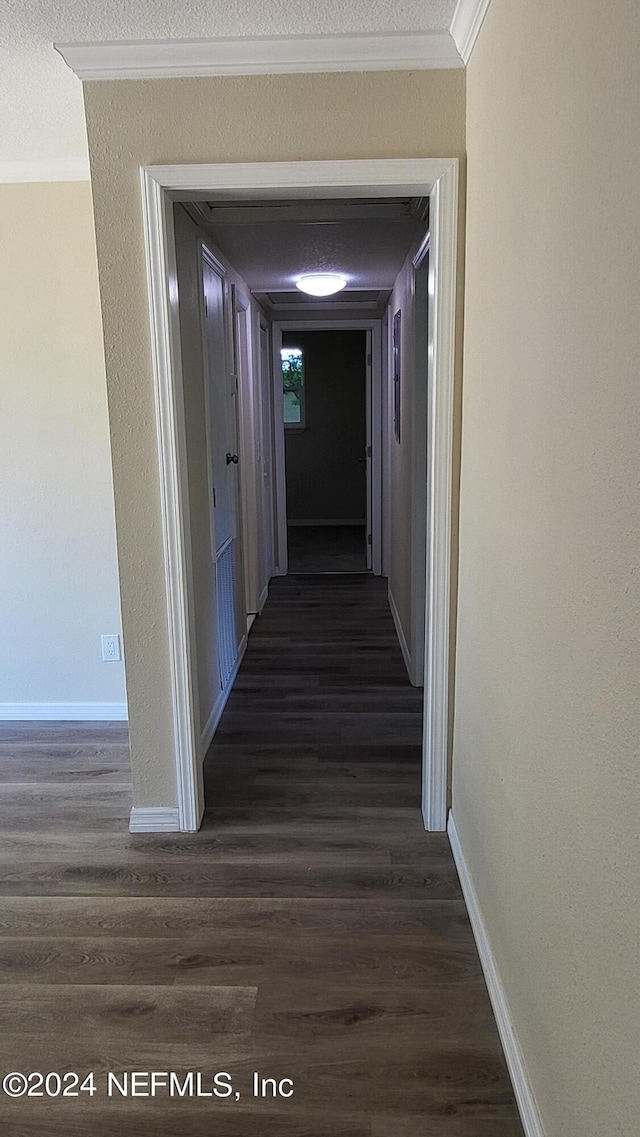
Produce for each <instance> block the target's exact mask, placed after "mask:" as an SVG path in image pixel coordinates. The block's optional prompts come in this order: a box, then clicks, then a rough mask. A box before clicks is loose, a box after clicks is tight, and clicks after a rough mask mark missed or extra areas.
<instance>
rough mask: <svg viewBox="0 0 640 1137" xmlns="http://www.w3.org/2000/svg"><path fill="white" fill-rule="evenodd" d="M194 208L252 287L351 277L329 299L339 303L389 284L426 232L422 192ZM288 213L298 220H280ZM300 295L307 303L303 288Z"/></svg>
mask: <svg viewBox="0 0 640 1137" xmlns="http://www.w3.org/2000/svg"><path fill="white" fill-rule="evenodd" d="M189 208H190V211H192V210H193V211H195V213H196V215H197V219H198V221H199V222H200V224H203V225H204V227H205V228H206V229H207V231H208V232H209V233H210V234H211V237H212V239H213V240H214V242H215V244H216V245H217V246H218V248H219V249H220V250H221V251H222V252H223V253H224V255H225V256H226V257H227V258H228V260H229V261H230V262H231V264H232V265H233V266H234V268H235V269H237V271H238V272H239V273H240V274H241V276H242V277H244V279H245V280H246V282H247V284H248V285H249V287H250V288H251V290H252V291H253V292H256V293H261V294H263V293H271V294H272V299H274V297H273V294H275V293H289V294H290V293H291V292H292V291H293V292H294V293H295V291H296V289H295V282H296V280H297V279H298V277H299V276H301V275H302V274H303V273H308V272H340V273H342V274H344V275H345V276H346V278H347V287H346V289H345V290H344V291H343V292H341V293H339V294H338V296H337V297H334V298H332V303H336V304H339V303H345V302H346V303H349V300H350V298H351V294H352V293H355V292H357V293H362V292H374V293H378V292H382V291H385V290H388V289H391V288H392V287H393V284H394V281H395V279H396V276H397V275H398V273H399V272H400V269H401V268H402V264H403V261H404V259H405V257H406V256H407V253H408V252H409V249H410V248H411V246H412V244H413V243H414V242H415V241H416V240H417V239H418V236H419V235H421V234H422V233H424V231H425V221H424V220H423V219H424V216H425V211H426V202H425V201H424V200H421V199H413V201H411V200H410V199H406V200H404V201H394V200H389V199H386V200H385V199H377V200H373V199H369V200H368V201H360V200H357V199H351V200H349V201H340V200H329V201H318V200H315V201H304V200H297V201H290V202H287V201H282V200H281V201H278V202H255V203H253V204H252V205H250V206H248V205H247V203H246V202H244V203H237V204H236V206H235V207H234V206H233V205H232V203H227V204H226V206H225V207H222V208H221V207H220V203H219V202H216V203H215V204H214V205H213V206H210V205H207V203H204V202H199V203H195V204H194V205H193V206H191V207H189ZM209 211H210V212H209ZM288 214H291V215H292V217H293V219H290V218H287V219H285V220H279V219H278V218H279V217H280V215H288ZM221 215H222V216H223V217H224V220H223V221H221V220H220V216H221ZM254 218H255V220H254ZM297 298H298V303H308V302H309V298H306V297H304V296H303V295H302V294H301V293H299V292H298V293H297ZM291 299H292V298H291V296H288V297H285V296H283V297H282V300H283V301H285V302H290V301H291ZM354 299H355V297H354ZM376 299H377V297H376ZM310 302H311V303H312V304H313V303H317V301H315V300H311V301H310Z"/></svg>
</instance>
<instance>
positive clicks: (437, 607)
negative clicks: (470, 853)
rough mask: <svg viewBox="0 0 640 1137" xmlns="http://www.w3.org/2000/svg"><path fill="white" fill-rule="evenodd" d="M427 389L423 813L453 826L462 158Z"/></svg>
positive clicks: (432, 270) (453, 190) (439, 233)
mask: <svg viewBox="0 0 640 1137" xmlns="http://www.w3.org/2000/svg"><path fill="white" fill-rule="evenodd" d="M429 216H430V225H429V230H430V245H429V283H428V291H429V321H428V345H427V354H428V359H429V363H428V370H429V383H428V390H427V494H426V499H427V510H426V533H427V556H426V593H425V620H426V624H425V637H424V727H423V736H422V748H423V761H422V768H423V782H422V814H423V818H424V824H425V828H426V829H428V830H429V831H432V832H442V831H443V830H444V829H445V828H446V825H447V764H448V740H449V640H450V633H451V612H450V591H451V530H452V519H451V508H452V507H451V479H452V471H453V393H454V385H455V330H456V255H457V240H458V239H457V219H458V163H457V162H455V163H451V165H450V166H449V167H448V169H447V170H446V171H445V172H444V173H443V174H442V177H440V178H438V181H437V182H436V184H435V185H434V187H433V191H432V193H431V205H430V214H429Z"/></svg>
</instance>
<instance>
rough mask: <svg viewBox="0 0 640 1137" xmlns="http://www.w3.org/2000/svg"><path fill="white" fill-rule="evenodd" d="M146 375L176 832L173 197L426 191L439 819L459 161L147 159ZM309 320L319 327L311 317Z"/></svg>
mask: <svg viewBox="0 0 640 1137" xmlns="http://www.w3.org/2000/svg"><path fill="white" fill-rule="evenodd" d="M141 176H142V197H143V222H144V241H145V248H146V254H147V269H148V286H149V313H150V326H151V338H152V345H153V381H154V390H155V399H156V424H157V432H158V454H159V469H160V483H161V514H162V530H163V539H164V551H165V572H166V587H167V610H166V619H167V625H168V630H169V644H170V670H171V689H172V703H173V720H174V736H173V742H174V752H175V762H176V783H177V794H178V812H179V822H180V829H181V830H187V831H190V830H193V829H197V828H198V825H199V824H200V820H201V816H202V809H203V807H204V797H203V791H202V775H201V768H200V762H199V745H198V744H199V737H198V733H199V732H197V730H196V726H197V723H198V707H197V682H196V674H195V661H194V657H193V646H194V643H195V639H194V635H193V604H192V599H191V598H192V580H191V566H190V563H189V550H190V540H189V511H188V500H187V496H186V486H187V480H186V446H185V437H184V414H183V405H182V373H181V361H180V328H179V320H178V308H177V289H176V269H175V242H174V240H173V213H172V208H171V205H172V201H176V200H182V201H189V200H195V199H197V198H199V197H200V198H203V197H204V198H207V199H209V200H215V198H216V197H220V198H224V197H225V196H228V194H229V192H230V191H231V192H236V193H238V195H241V196H243V197H252V196H255V197H259V196H263V197H264V196H265V194H268V195H269V196H273V197H278V196H281V197H296V196H300V197H302V196H307V197H308V196H315V197H324V198H330V197H335V196H336V195H337V194H339V195H340V196H341V197H367V196H370V197H379V196H381V194H384V195H387V196H390V197H392V196H402V197H405V196H416V197H425V196H428V197H429V198H430V205H431V212H430V219H431V242H432V244H431V264H432V270H431V271H432V273H433V281H432V287H430V298H429V309H430V321H429V323H430V332H429V336H430V343H429V346H430V350H431V351H432V353H433V382H432V384H431V392H430V403H431V407H430V409H431V412H432V413H431V416H430V431H429V443H430V453H429V473H430V477H429V489H428V508H429V516H428V534H429V549H428V552H427V597H428V601H427V635H426V650H425V710H426V712H427V714H426V717H425V734H424V747H423V767H424V768H423V787H424V788H423V816H424V820H425V825H426V827H427V828H428V829H434V830H443V829H444V828H445V827H446V784H447V745H448V733H447V722H448V703H449V699H448V671H449V587H450V583H449V573H450V570H449V565H450V542H451V515H450V510H451V460H452V430H453V419H452V416H453V380H454V333H455V273H456V240H457V237H456V226H457V204H458V162H457V159H455V158H407V159H398V158H393V159H380V160H358V161H335V162H333V161H329V162H265V163H259V162H258V163H241V164H228V163H225V164H219V165H215V164H211V165H198V166H188V165H176V166H146V167H143V168H142V170H141ZM315 326H317V325H315Z"/></svg>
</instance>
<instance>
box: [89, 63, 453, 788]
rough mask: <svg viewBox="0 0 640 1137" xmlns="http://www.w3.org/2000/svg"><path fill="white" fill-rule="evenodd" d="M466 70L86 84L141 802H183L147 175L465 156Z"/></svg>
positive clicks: (133, 734)
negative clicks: (143, 194)
mask: <svg viewBox="0 0 640 1137" xmlns="http://www.w3.org/2000/svg"><path fill="white" fill-rule="evenodd" d="M464 90H465V76H464V73H463V72H462V71H422V72H401V73H389V72H377V73H363V74H333V75H292V76H249V77H237V78H224V79H175V80H157V81H156V80H153V81H151V80H149V81H144V82H92V83H87V84H85V87H84V91H85V104H86V112H87V128H88V136H89V150H90V156H91V164H92V180H93V195H94V210H95V219H96V235H97V242H98V263H99V272H100V285H101V293H102V306H103V323H104V335H105V354H106V364H107V385H108V395H109V411H110V423H111V438H112V451H113V462H114V487H115V498H116V523H117V530H118V542H119V557H120V564H121V592H122V607H123V619H124V622H125V627H126V629H127V634H128V637H129V640H130V642H131V644H132V645H133V649H132V650H131V651H130V652H129V657H128V661H127V682H128V685H129V689H130V696H131V700H130V701H131V708H130V710H131V713H130V729H131V740H132V752H133V757H132V761H133V779H134V801H135V804H136V805H137V806H145V805H148V806H161V805H173V804H174V803H175V801H176V787H175V767H174V755H173V742H172V726H171V694H170V686H169V671H168V643H167V631H166V624H165V617H164V612H165V587H164V569H163V554H162V534H161V528H160V500H159V494H160V487H159V480H158V469H157V451H156V432H155V421H154V408H153V383H152V375H151V359H150V343H149V316H148V308H147V289H146V278H145V261H144V248H143V240H142V216H141V200H140V169H139V167H140V165H141V164H147V163H166V162H168V163H171V162H216V161H219V162H233V161H278V160H292V159H298V160H304V159H309V160H311V159H335V158H343V159H347V158H376V157H381V158H393V157H442V156H445V155H446V156H453V157H456V156H462V153H463V148H464V107H465V102H464Z"/></svg>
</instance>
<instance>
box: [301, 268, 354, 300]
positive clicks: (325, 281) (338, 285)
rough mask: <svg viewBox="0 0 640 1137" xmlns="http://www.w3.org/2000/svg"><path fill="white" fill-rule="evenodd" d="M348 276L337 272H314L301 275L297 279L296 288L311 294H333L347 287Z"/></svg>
mask: <svg viewBox="0 0 640 1137" xmlns="http://www.w3.org/2000/svg"><path fill="white" fill-rule="evenodd" d="M346 284H347V280H346V277H344V276H341V275H340V274H339V273H337V272H314V273H307V274H306V275H305V276H301V277H300V279H299V280H297V281H296V288H299V289H300V291H301V292H308V293H309V296H332V295H333V293H334V292H340V291H341V290H342V289H343V288H345V287H346Z"/></svg>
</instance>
